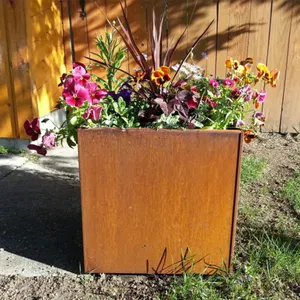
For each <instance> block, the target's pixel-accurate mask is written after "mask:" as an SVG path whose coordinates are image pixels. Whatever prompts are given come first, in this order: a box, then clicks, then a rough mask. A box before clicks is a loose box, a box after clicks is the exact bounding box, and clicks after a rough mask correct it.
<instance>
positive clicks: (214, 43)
mask: <svg viewBox="0 0 300 300" xmlns="http://www.w3.org/2000/svg"><path fill="white" fill-rule="evenodd" d="M195 2H198V4H197V8H196V11H195V13H194V17H193V21H192V23H191V24H190V26H189V28H188V31H187V34H186V36H185V37H184V41H183V42H182V43H181V46H180V47H179V51H178V53H177V55H176V57H175V58H176V59H177V60H179V59H180V57H182V54H183V53H185V52H186V50H187V48H188V47H189V46H190V45H191V44H192V42H193V40H194V39H195V38H196V37H197V36H198V35H199V33H200V32H201V31H202V30H204V28H205V26H207V24H208V23H209V22H210V21H211V20H212V19H215V23H214V25H213V27H212V28H211V29H210V31H209V32H208V34H207V35H206V36H205V38H204V40H203V41H202V42H201V43H200V44H199V46H198V47H197V48H196V50H195V52H194V57H193V60H194V61H195V62H196V63H197V64H199V65H202V66H204V67H205V68H206V69H207V71H208V72H209V73H210V74H214V75H217V76H220V77H222V76H224V74H225V66H224V62H225V60H226V59H227V58H228V57H234V58H237V59H244V58H246V57H248V56H250V57H253V58H254V59H255V61H256V62H264V63H267V65H268V66H269V67H270V68H271V69H272V68H278V69H280V71H281V78H280V84H279V85H278V87H277V88H276V89H272V88H268V92H269V97H268V101H267V102H266V103H265V104H264V106H263V111H264V114H265V115H266V118H267V125H266V126H265V127H264V130H265V131H270V132H273V131H274V132H283V133H284V132H300V83H299V78H300V0H219V1H217V0H198V1H196V0H152V1H151V0H126V1H125V0H124V3H125V4H126V7H127V13H128V18H129V20H130V23H131V26H132V29H133V32H134V36H135V38H136V40H137V41H138V45H139V46H140V47H141V49H142V50H143V51H144V52H145V53H147V51H148V43H147V37H148V28H149V23H150V22H151V15H152V5H154V7H155V10H156V12H157V13H159V14H161V13H162V11H163V10H164V8H165V7H166V8H167V16H166V19H167V22H166V25H165V27H164V43H163V45H164V47H166V45H167V43H170V42H171V40H172V38H173V37H178V36H179V35H180V34H181V33H182V31H183V29H184V28H185V25H186V24H187V22H188V20H189V18H190V16H191V12H192V10H193V7H194V4H195ZM68 3H69V7H68ZM118 3H119V0H85V1H82V0H65V1H62V5H63V17H64V34H65V50H66V60H67V65H68V66H70V63H71V59H72V55H71V54H72V50H73V52H74V53H73V54H74V59H75V60H77V61H83V62H87V60H85V59H84V56H90V55H91V54H90V52H93V51H96V49H95V42H94V38H95V36H96V35H97V34H100V33H101V32H103V30H104V27H105V25H106V21H105V17H104V15H103V13H102V12H104V13H105V14H107V15H108V17H109V19H110V20H114V19H116V17H117V16H121V11H120V7H119V5H118ZM100 9H101V11H102V12H101V11H100ZM69 15H70V18H69ZM70 24H71V26H72V33H73V39H72V43H71V40H70ZM72 45H73V47H72ZM72 48H73V49H72ZM203 52H205V53H207V54H208V57H207V59H206V58H205V57H204V58H203V56H202V54H203ZM128 56H129V57H128V61H127V64H128V69H129V70H132V69H133V68H134V64H133V60H132V59H131V58H130V55H128ZM174 62H175V61H174Z"/></svg>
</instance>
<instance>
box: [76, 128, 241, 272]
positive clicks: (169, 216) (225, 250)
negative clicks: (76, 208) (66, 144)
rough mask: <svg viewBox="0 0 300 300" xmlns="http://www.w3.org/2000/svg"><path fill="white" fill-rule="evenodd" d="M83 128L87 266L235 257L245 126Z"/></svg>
mask: <svg viewBox="0 0 300 300" xmlns="http://www.w3.org/2000/svg"><path fill="white" fill-rule="evenodd" d="M78 136H79V163H80V180H81V198H82V220H83V244H84V265H85V271H86V272H94V273H102V272H103V273H180V272H182V271H183V270H186V269H189V268H190V269H189V271H190V272H194V273H200V272H203V271H204V270H205V269H206V267H207V264H211V265H216V266H222V265H224V264H225V265H226V266H227V267H228V266H230V265H231V257H232V253H233V246H234V236H235V226H236V214H237V202H238V185H239V169H240V156H241V145H242V133H241V132H240V131H203V130H187V131H180V130H160V131H155V130H150V129H129V130H126V131H122V130H120V129H108V128H107V129H106V128H100V129H91V130H79V131H78ZM182 261H183V263H182ZM210 271H211V269H210V268H209V269H207V270H206V271H205V272H206V273H208V272H210Z"/></svg>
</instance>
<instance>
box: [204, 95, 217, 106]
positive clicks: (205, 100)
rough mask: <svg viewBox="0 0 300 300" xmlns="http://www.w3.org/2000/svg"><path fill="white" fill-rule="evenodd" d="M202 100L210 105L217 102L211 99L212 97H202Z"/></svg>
mask: <svg viewBox="0 0 300 300" xmlns="http://www.w3.org/2000/svg"><path fill="white" fill-rule="evenodd" d="M203 101H204V102H206V103H208V104H209V106H210V107H216V106H217V102H216V101H214V100H212V99H209V98H207V97H203Z"/></svg>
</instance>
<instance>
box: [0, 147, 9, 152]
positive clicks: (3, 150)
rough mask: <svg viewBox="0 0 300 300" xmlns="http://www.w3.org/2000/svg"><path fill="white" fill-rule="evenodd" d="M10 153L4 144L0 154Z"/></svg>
mask: <svg viewBox="0 0 300 300" xmlns="http://www.w3.org/2000/svg"><path fill="white" fill-rule="evenodd" d="M7 153H8V149H7V148H6V147H4V146H0V154H7Z"/></svg>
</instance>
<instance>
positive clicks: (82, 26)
mask: <svg viewBox="0 0 300 300" xmlns="http://www.w3.org/2000/svg"><path fill="white" fill-rule="evenodd" d="M70 4H71V14H72V29H73V35H74V48H75V60H76V61H80V62H82V63H85V64H88V63H89V60H88V59H86V58H84V57H85V56H87V57H88V56H89V54H90V52H89V34H88V31H87V25H86V24H87V21H86V17H85V18H83V17H81V16H80V13H81V7H80V5H79V1H70Z"/></svg>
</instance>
